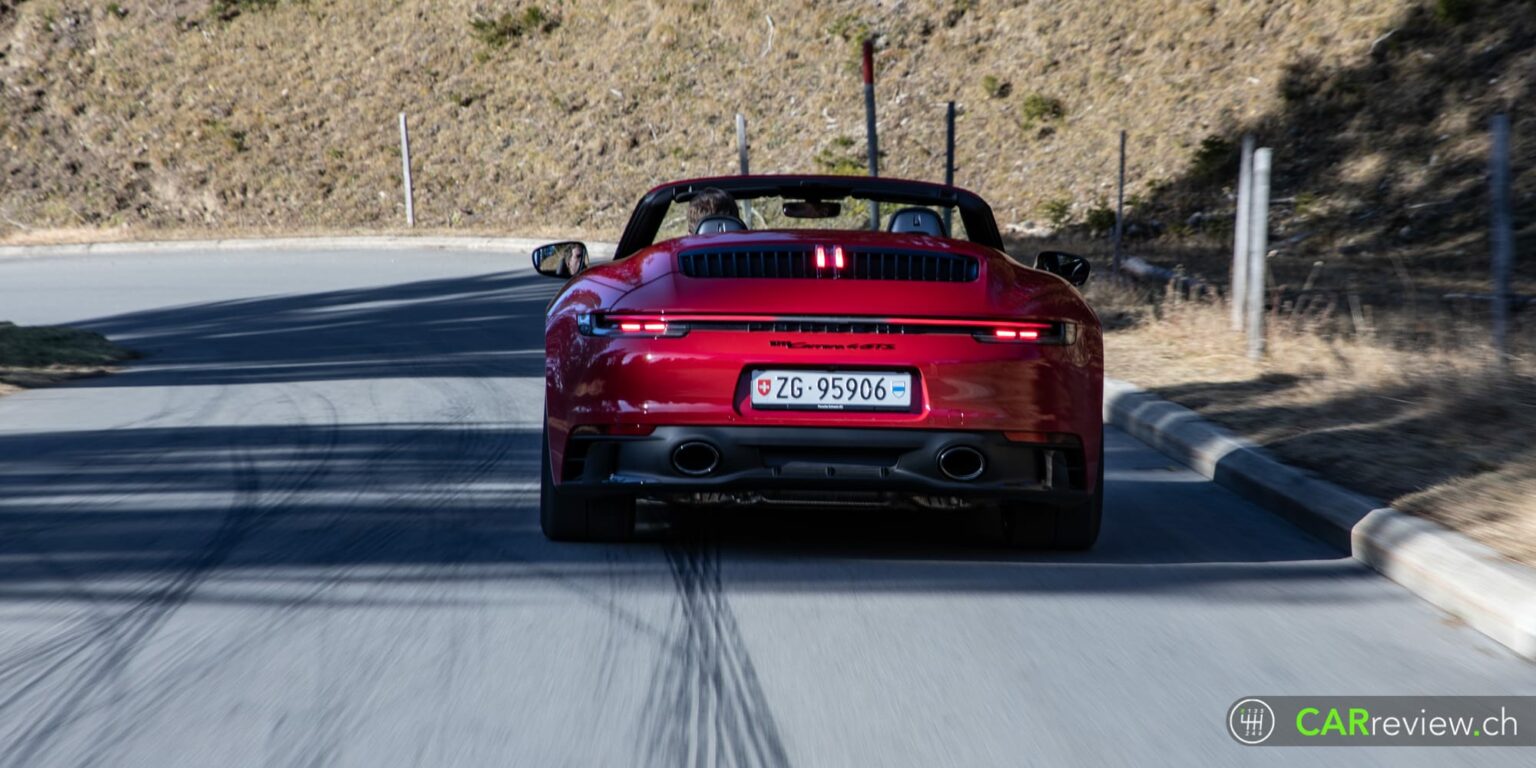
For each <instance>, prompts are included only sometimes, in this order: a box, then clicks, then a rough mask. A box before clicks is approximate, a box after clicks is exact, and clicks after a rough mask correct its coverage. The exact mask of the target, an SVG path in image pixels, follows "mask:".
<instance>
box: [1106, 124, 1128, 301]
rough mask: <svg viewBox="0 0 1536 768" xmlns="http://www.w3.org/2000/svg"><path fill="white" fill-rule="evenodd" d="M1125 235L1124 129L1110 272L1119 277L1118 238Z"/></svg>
mask: <svg viewBox="0 0 1536 768" xmlns="http://www.w3.org/2000/svg"><path fill="white" fill-rule="evenodd" d="M1124 235H1125V131H1121V132H1120V183H1119V185H1118V187H1117V188H1116V191H1115V256H1114V260H1112V261H1111V262H1110V270H1109V272H1110V274H1111V275H1114V276H1115V278H1117V279H1118V278H1119V277H1120V254H1121V252H1122V251H1121V249H1120V239H1121V238H1122V237H1124Z"/></svg>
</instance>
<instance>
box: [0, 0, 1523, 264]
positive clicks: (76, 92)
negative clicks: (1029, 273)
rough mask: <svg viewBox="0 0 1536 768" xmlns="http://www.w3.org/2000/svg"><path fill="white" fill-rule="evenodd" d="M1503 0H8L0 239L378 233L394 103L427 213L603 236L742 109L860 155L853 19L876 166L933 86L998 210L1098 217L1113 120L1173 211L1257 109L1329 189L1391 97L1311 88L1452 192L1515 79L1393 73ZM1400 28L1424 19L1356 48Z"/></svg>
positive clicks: (1381, 165) (929, 153)
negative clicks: (1408, 117) (1314, 115)
mask: <svg viewBox="0 0 1536 768" xmlns="http://www.w3.org/2000/svg"><path fill="white" fill-rule="evenodd" d="M1468 2H1473V0H1462V2H1452V3H1451V4H1452V5H1457V6H1459V5H1461V4H1463V3H1468ZM1442 4H1443V3H1442ZM1473 4H1476V3H1473ZM1481 5H1485V6H1494V5H1499V4H1495V3H1492V2H1483V3H1481ZM1511 5H1518V6H1520V8H1517V9H1510V10H1500V11H1499V12H1498V13H1497V14H1494V13H1492V12H1490V11H1489V10H1488V9H1482V10H1483V12H1482V14H1481V15H1480V16H1474V17H1473V18H1472V19H1471V20H1470V21H1460V20H1445V21H1441V20H1438V18H1437V17H1436V16H1435V13H1434V11H1433V10H1430V11H1422V12H1420V11H1414V10H1413V7H1414V6H1413V4H1408V3H1403V2H1391V1H1389V0H1370V1H1364V0H1319V1H1317V2H1308V3H1296V2H1291V1H1290V0H1223V1H1220V2H1214V1H1213V2H1188V0H1142V1H1140V2H1135V3H1129V2H1126V3H1061V2H1046V1H1042V0H1036V1H1029V0H1025V1H1021V2H994V1H991V0H907V1H905V2H868V1H862V2H861V1H857V0H840V1H835V2H815V3H812V2H765V1H764V0H732V1H731V2H725V1H724V0H712V1H711V0H648V1H645V2H616V1H614V0H534V2H521V1H518V0H499V1H491V0H430V1H429V0H393V1H390V2H384V1H380V0H118V1H117V2H112V3H105V2H96V1H94V0H91V1H87V0H22V1H21V2H16V1H15V0H0V55H3V58H0V81H3V88H4V92H5V95H6V97H5V98H4V99H3V100H0V148H3V150H4V154H3V157H0V173H3V176H0V178H3V179H4V182H3V187H0V236H4V235H5V234H6V233H9V234H11V235H15V234H16V233H17V231H19V230H25V229H27V228H32V229H41V228H60V227H89V228H99V227H130V228H178V229H188V228H192V229H196V228H203V227H207V228H220V229H231V228H233V229H271V228H276V229H287V228H305V229H313V228H342V229H345V228H376V227H380V226H396V225H398V223H399V222H400V221H401V219H402V202H401V199H400V198H401V195H400V190H399V187H400V185H399V178H398V176H399V161H398V154H397V153H398V139H397V134H396V117H395V116H396V114H397V113H398V112H400V111H406V112H408V113H409V114H410V115H411V119H412V122H413V124H414V126H415V128H414V134H415V135H414V150H415V153H416V180H417V185H418V200H417V210H418V212H419V213H418V215H419V218H420V220H421V222H422V223H423V224H425V225H427V226H432V227H472V228H477V229H491V230H509V231H510V230H518V231H528V230H567V231H579V232H584V233H587V234H588V235H590V236H606V237H613V236H614V235H616V234H617V232H618V230H619V228H620V227H621V226H622V224H623V221H624V218H625V216H626V215H627V214H628V212H629V207H630V205H631V202H632V201H633V200H634V199H635V198H636V197H637V196H638V195H639V193H640V192H641V191H643V190H644V189H645V188H647V187H648V186H649V185H651V184H652V183H654V182H655V181H657V180H659V179H664V178H668V177H678V176H690V175H703V174H714V173H723V172H731V171H732V170H733V169H734V164H735V152H734V146H733V145H734V135H733V128H732V125H731V120H732V115H733V114H734V113H735V112H737V111H742V112H745V113H746V114H747V116H748V118H749V121H750V127H751V131H752V136H753V165H754V168H755V169H758V170H761V171H811V170H829V169H830V170H856V169H857V168H858V167H859V166H860V165H861V163H862V160H861V158H862V154H863V152H864V144H863V136H862V133H863V122H862V106H861V101H860V90H859V82H858V77H857V69H856V61H855V58H856V46H857V42H858V40H859V38H861V37H862V36H863V35H865V34H873V35H875V36H876V40H877V41H878V45H879V53H878V71H879V78H880V79H879V95H880V104H881V110H882V112H881V128H882V149H883V150H884V152H885V159H884V161H883V162H884V168H885V170H886V172H887V173H889V174H891V175H901V176H908V177H915V178H939V177H940V174H941V173H942V159H943V126H942V114H943V104H944V102H945V101H947V100H950V99H954V100H956V101H958V102H959V103H960V106H961V117H960V120H959V156H960V168H959V172H958V176H957V180H958V182H959V183H961V184H963V185H965V186H969V187H972V188H974V189H977V190H979V191H981V192H983V193H984V194H986V195H987V196H988V197H989V198H990V199H992V200H993V201H994V204H995V207H996V208H997V210H998V213H999V218H1000V219H1001V220H1002V221H1003V223H1004V224H1008V223H1022V222H1025V221H1045V220H1049V219H1057V220H1071V221H1083V220H1087V219H1090V218H1092V216H1091V214H1092V212H1093V209H1094V208H1095V207H1097V206H1098V205H1100V204H1101V203H1102V202H1104V201H1108V200H1110V199H1111V198H1112V187H1111V181H1112V178H1113V171H1114V163H1115V141H1116V133H1117V131H1119V130H1120V129H1122V128H1123V129H1126V130H1128V131H1129V132H1130V133H1131V136H1132V137H1133V138H1132V152H1131V161H1130V168H1129V175H1130V178H1131V179H1132V185H1131V192H1132V193H1133V195H1135V197H1136V199H1137V201H1138V202H1139V203H1141V207H1142V208H1143V209H1144V212H1145V213H1146V214H1147V215H1156V216H1160V217H1162V218H1163V219H1165V220H1167V221H1166V223H1167V224H1168V225H1169V228H1175V227H1173V225H1174V224H1179V226H1182V223H1181V222H1182V220H1183V217H1184V216H1186V215H1187V214H1188V213H1189V212H1192V211H1193V210H1201V209H1203V208H1204V207H1208V206H1207V205H1206V198H1209V197H1210V196H1211V195H1216V197H1215V198H1214V199H1216V200H1217V201H1218V202H1219V199H1220V197H1219V194H1220V188H1221V185H1222V183H1225V182H1226V180H1225V179H1224V178H1223V177H1221V176H1220V175H1219V174H1212V173H1211V168H1212V167H1213V166H1219V165H1221V163H1223V162H1225V161H1224V160H1223V159H1222V158H1219V157H1213V156H1212V152H1213V147H1214V148H1215V149H1216V150H1220V149H1222V148H1223V146H1224V145H1222V144H1221V143H1220V142H1222V141H1231V140H1233V139H1234V138H1235V137H1236V136H1237V135H1238V133H1240V132H1241V131H1242V130H1243V129H1244V128H1246V127H1249V126H1258V127H1260V128H1262V129H1263V130H1264V131H1265V133H1267V134H1270V135H1271V136H1272V137H1273V139H1274V140H1275V141H1277V142H1280V144H1281V146H1282V147H1283V148H1281V149H1279V154H1280V156H1281V157H1282V158H1290V157H1295V156H1297V155H1298V154H1299V153H1300V152H1301V151H1303V150H1307V149H1309V148H1311V147H1312V145H1313V144H1316V145H1317V146H1316V148H1315V149H1316V152H1317V157H1318V158H1319V160H1320V161H1324V162H1326V163H1327V164H1328V166H1329V167H1330V168H1332V167H1335V166H1337V170H1336V174H1335V175H1337V176H1338V177H1339V179H1340V180H1345V181H1347V180H1351V179H1360V180H1362V181H1361V182H1360V183H1367V182H1371V183H1374V182H1375V180H1376V179H1377V178H1378V177H1381V178H1385V177H1386V176H1388V175H1393V174H1395V173H1396V171H1397V169H1395V168H1392V167H1390V166H1392V165H1393V164H1394V163H1395V162H1396V161H1397V159H1398V158H1394V157H1391V156H1380V154H1381V153H1379V152H1363V151H1362V152H1352V151H1351V148H1352V147H1355V146H1357V145H1359V146H1367V145H1372V144H1378V143H1379V142H1377V141H1376V139H1375V138H1374V137H1378V136H1381V137H1393V136H1397V135H1398V134H1399V133H1403V132H1406V131H1408V130H1409V128H1408V127H1405V126H1403V125H1401V124H1400V123H1399V122H1398V121H1397V119H1396V117H1397V115H1395V114H1389V115H1382V116H1381V118H1380V119H1379V120H1377V121H1375V122H1372V121H1371V120H1369V119H1362V120H1358V121H1348V122H1347V124H1345V123H1340V122H1339V121H1338V120H1337V119H1334V120H1333V121H1332V122H1326V121H1325V122H1326V126H1327V128H1328V130H1329V131H1330V132H1332V131H1335V130H1337V131H1339V135H1337V136H1333V135H1317V134H1316V133H1315V132H1313V131H1311V130H1310V128H1309V126H1310V124H1311V117H1310V116H1308V115H1309V113H1307V111H1306V108H1304V107H1306V105H1310V104H1311V92H1316V91H1320V90H1322V91H1327V92H1328V94H1330V95H1328V96H1327V99H1328V104H1329V105H1332V106H1327V109H1330V110H1335V111H1336V110H1349V109H1358V108H1359V107H1360V106H1361V105H1370V104H1375V103H1377V102H1380V101H1383V100H1385V101H1394V100H1396V99H1398V97H1399V95H1402V96H1404V98H1403V99H1402V100H1403V101H1404V102H1405V103H1406V107H1405V108H1407V109H1410V110H1420V111H1421V112H1422V113H1423V114H1422V115H1421V117H1422V118H1423V119H1421V120H1419V121H1417V122H1416V123H1415V124H1414V125H1413V126H1412V130H1414V131H1418V132H1420V133H1424V132H1428V133H1434V134H1436V135H1438V134H1439V133H1449V134H1450V135H1451V138H1450V139H1447V140H1446V141H1445V142H1442V143H1443V144H1444V146H1443V147H1440V148H1438V149H1437V150H1436V151H1435V152H1434V154H1435V157H1433V158H1431V157H1429V156H1427V155H1426V156H1424V157H1421V158H1419V160H1420V161H1422V162H1420V165H1422V164H1423V162H1429V164H1430V166H1432V167H1434V168H1442V169H1446V172H1447V173H1450V174H1453V175H1456V176H1457V179H1459V181H1460V182H1466V183H1470V182H1467V178H1469V177H1466V172H1468V170H1469V169H1466V168H1463V167H1462V166H1463V164H1465V163H1471V162H1473V161H1474V159H1475V158H1476V157H1477V156H1478V152H1479V151H1480V149H1481V141H1482V139H1481V138H1480V135H1478V124H1479V121H1480V120H1481V119H1482V117H1483V115H1482V114H1481V113H1482V112H1484V111H1486V109H1484V106H1485V102H1486V101H1487V98H1492V97H1493V96H1495V95H1498V94H1511V95H1518V94H1520V93H1523V92H1524V91H1525V89H1528V88H1529V83H1528V82H1526V80H1525V79H1524V78H1528V77H1529V75H1528V74H1524V75H1520V76H1514V75H1513V73H1511V76H1510V77H1509V78H1508V79H1507V80H1505V81H1502V82H1501V83H1498V84H1495V85H1489V86H1487V87H1486V88H1481V89H1480V91H1481V93H1475V92H1471V91H1466V92H1462V91H1458V92H1457V93H1456V94H1453V95H1445V98H1443V99H1441V100H1440V101H1445V102H1453V103H1447V104H1441V103H1440V102H1438V101H1437V102H1435V103H1432V104H1431V103H1425V102H1424V101H1423V100H1422V99H1421V98H1420V94H1419V93H1418V92H1417V91H1413V90H1409V91H1404V90H1402V89H1404V88H1408V87H1409V86H1408V85H1406V84H1405V83H1404V79H1405V78H1408V79H1415V78H1423V77H1425V76H1428V75H1430V74H1432V73H1433V71H1434V70H1435V69H1436V68H1439V67H1441V66H1442V65H1443V64H1444V63H1445V58H1444V56H1445V55H1446V53H1447V52H1448V51H1451V50H1454V49H1456V48H1457V47H1459V46H1462V45H1464V44H1465V45H1473V44H1475V45H1476V46H1482V45H1483V44H1484V42H1485V41H1484V38H1483V37H1481V36H1479V37H1476V39H1475V40H1473V39H1471V38H1470V37H1469V38H1468V39H1467V40H1462V39H1461V38H1460V37H1458V36H1459V35H1463V34H1464V33H1463V32H1462V30H1466V29H1472V28H1476V29H1479V30H1482V29H1484V28H1485V27H1487V26H1489V25H1488V24H1484V23H1483V22H1485V21H1489V20H1491V19H1493V18H1494V17H1496V16H1501V15H1502V16H1511V15H1522V14H1523V15H1525V16H1528V15H1530V13H1529V6H1530V4H1529V3H1513V4H1511ZM1413 13H1417V14H1419V15H1421V16H1425V18H1427V19H1429V21H1428V22H1427V23H1428V24H1429V25H1430V26H1431V27H1432V29H1431V30H1430V31H1429V32H1425V33H1422V34H1418V33H1415V34H1406V33H1404V32H1402V31H1399V32H1397V33H1396V34H1395V35H1394V36H1393V37H1391V38H1389V39H1388V40H1387V42H1386V43H1377V44H1376V45H1375V48H1374V49H1373V41H1377V40H1378V39H1379V38H1381V36H1382V35H1383V34H1384V33H1386V32H1387V31H1388V30H1392V29H1400V28H1402V27H1403V26H1404V25H1405V24H1407V23H1408V22H1406V21H1405V19H1406V18H1407V16H1408V15H1410V14H1413ZM1522 18H1523V16H1522ZM1458 19H1459V17H1458ZM1502 27H1503V28H1504V30H1505V31H1504V33H1503V35H1504V36H1503V38H1502V40H1503V45H1504V46H1505V47H1504V48H1500V49H1498V50H1497V51H1496V52H1494V53H1488V52H1483V51H1482V49H1481V48H1477V49H1476V50H1473V49H1471V48H1469V49H1468V50H1466V51H1461V52H1458V53H1455V55H1454V57H1455V58H1456V59H1457V61H1458V62H1459V64H1458V66H1479V64H1478V61H1477V57H1479V56H1481V57H1483V58H1489V57H1492V58H1493V59H1497V60H1498V61H1500V62H1503V63H1508V64H1511V65H1512V64H1514V63H1517V61H1516V59H1515V58H1512V57H1513V55H1514V54H1513V53H1511V52H1509V51H1508V50H1506V49H1507V48H1509V46H1510V45H1513V44H1514V43H1512V42H1511V40H1512V39H1513V36H1514V35H1516V34H1517V33H1519V32H1522V31H1524V32H1529V31H1530V28H1529V24H1526V26H1524V27H1519V26H1510V25H1508V24H1503V25H1502ZM1527 37H1528V38H1529V37H1530V36H1529V35H1527ZM1527 45H1528V43H1527ZM1373 50H1375V53H1374V54H1373V53H1372V51H1373ZM1383 51H1386V52H1385V53H1383ZM1426 51H1430V52H1432V53H1427V52H1426ZM1383 57H1385V58H1383ZM1378 61H1388V62H1395V63H1393V64H1392V65H1391V67H1389V70H1388V71H1384V72H1381V73H1377V72H1376V71H1375V70H1374V69H1370V68H1371V67H1372V66H1374V65H1373V63H1372V62H1378ZM1519 61H1523V62H1525V63H1526V64H1527V66H1526V67H1525V72H1526V73H1528V72H1529V71H1530V66H1528V65H1529V62H1530V60H1529V58H1528V57H1527V58H1525V59H1520V60H1519ZM1361 68H1365V70H1364V71H1369V72H1371V73H1372V74H1370V75H1369V76H1361V77H1356V78H1348V77H1346V78H1345V79H1344V80H1340V79H1339V75H1340V73H1350V72H1356V71H1363V70H1362V69H1361ZM1340 82H1342V83H1344V84H1343V85H1337V83H1340ZM1334 91H1338V92H1339V93H1338V94H1336V95H1334V93H1333V92H1334ZM1304 92H1305V93H1304ZM1485 97H1486V98H1485ZM1442 107H1449V108H1442ZM1307 108H1309V107H1307ZM1293 113H1294V114H1296V115H1297V116H1298V117H1304V118H1305V119H1300V120H1290V119H1289V117H1288V116H1289V115H1291V114H1293ZM1329 114H1330V115H1334V117H1335V118H1336V117H1338V115H1337V114H1336V113H1335V112H1330V113H1329ZM1298 128H1299V129H1300V131H1299V132H1298V133H1294V135H1293V133H1292V132H1293V131H1295V130H1296V129H1298ZM1522 131H1523V134H1522V135H1524V132H1525V131H1524V128H1522ZM1211 137H1216V140H1215V141H1216V143H1215V144H1213V143H1212V141H1210V140H1209V139H1210V138H1211ZM1407 138H1408V139H1412V140H1414V141H1418V140H1419V139H1420V138H1422V137H1407ZM1405 140H1407V139H1405ZM1287 142H1289V143H1296V144H1306V146H1305V147H1302V146H1297V147H1288V146H1285V145H1286V143H1287ZM1202 147H1203V148H1204V150H1203V151H1202ZM1383 149H1385V148H1383ZM1218 154H1219V153H1218ZM1341 154H1342V155H1347V157H1342V158H1341V157H1340V155H1341ZM1356 155H1358V156H1356ZM1308 174H1311V171H1308ZM1441 176H1443V174H1441V175H1439V176H1437V175H1436V174H1435V173H1426V172H1422V171H1421V170H1416V171H1414V172H1413V173H1411V174H1407V175H1405V177H1404V178H1403V180H1401V182H1397V181H1394V182H1392V183H1401V184H1407V185H1419V186H1420V187H1425V189H1423V192H1424V194H1425V195H1426V199H1425V202H1433V201H1431V200H1429V197H1434V201H1438V200H1439V199H1440V197H1442V196H1443V195H1442V194H1441V193H1442V192H1455V193H1457V194H1461V193H1462V192H1463V191H1464V190H1463V189H1462V187H1464V186H1465V184H1464V183H1458V184H1457V185H1453V186H1454V188H1448V187H1446V185H1444V184H1442V183H1441V182H1443V181H1444V179H1443V178H1441ZM1393 178H1394V179H1395V178H1396V176H1393ZM1302 181H1305V184H1306V185H1307V190H1308V191H1307V193H1308V194H1311V195H1313V196H1314V197H1315V198H1316V199H1317V201H1318V202H1317V205H1316V206H1313V207H1314V208H1315V209H1316V210H1313V211H1311V213H1314V214H1323V213H1326V212H1328V211H1331V210H1332V207H1334V206H1337V207H1340V208H1341V210H1342V209H1346V208H1349V206H1350V205H1351V200H1352V196H1353V192H1354V191H1355V190H1354V188H1352V187H1351V188H1347V190H1346V188H1340V190H1341V191H1348V192H1349V193H1350V194H1348V195H1344V196H1342V198H1349V199H1342V198H1341V199H1335V197H1336V196H1335V195H1334V194H1333V193H1332V192H1331V191H1330V189H1326V188H1324V187H1325V183H1331V182H1332V178H1331V177H1330V178H1329V179H1322V178H1317V179H1315V180H1314V178H1313V175H1308V176H1306V178H1305V179H1303V180H1302ZM1286 183H1290V182H1289V180H1288V181H1287V182H1286ZM1298 183H1300V182H1298ZM1313 187H1316V188H1317V189H1316V190H1315V191H1312V190H1313ZM1430 187H1433V188H1430ZM1296 192H1297V190H1291V191H1290V192H1289V193H1288V194H1292V195H1294V194H1296ZM1277 196H1283V194H1281V195H1277ZM1309 199H1310V198H1309ZM1423 215H1430V214H1428V213H1426V214H1423Z"/></svg>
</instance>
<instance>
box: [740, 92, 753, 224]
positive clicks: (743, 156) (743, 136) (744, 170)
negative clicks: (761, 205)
mask: <svg viewBox="0 0 1536 768" xmlns="http://www.w3.org/2000/svg"><path fill="white" fill-rule="evenodd" d="M736 158H737V160H738V162H739V163H740V165H741V175H743V176H747V175H749V174H751V173H752V170H751V166H750V165H748V163H747V116H746V115H743V114H742V113H740V112H737V113H736ZM741 215H742V219H743V220H744V221H745V222H746V224H747V226H748V227H750V226H752V201H750V200H747V201H744V202H742V204H741Z"/></svg>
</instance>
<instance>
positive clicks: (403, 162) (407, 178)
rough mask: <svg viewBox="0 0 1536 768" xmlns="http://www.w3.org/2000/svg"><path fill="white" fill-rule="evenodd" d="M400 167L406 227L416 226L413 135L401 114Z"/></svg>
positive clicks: (403, 114)
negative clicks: (412, 158)
mask: <svg viewBox="0 0 1536 768" xmlns="http://www.w3.org/2000/svg"><path fill="white" fill-rule="evenodd" d="M400 166H401V172H402V175H403V176H404V182H405V225H406V226H407V227H414V226H416V201H415V200H414V199H413V198H414V195H413V194H412V192H411V135H410V132H409V131H407V130H406V127H405V113H404V112H401V113H400Z"/></svg>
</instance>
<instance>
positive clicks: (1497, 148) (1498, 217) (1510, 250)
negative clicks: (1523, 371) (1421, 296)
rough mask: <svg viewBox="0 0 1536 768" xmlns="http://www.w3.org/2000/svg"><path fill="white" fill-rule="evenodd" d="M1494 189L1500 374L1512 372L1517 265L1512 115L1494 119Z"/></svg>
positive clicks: (1495, 335)
mask: <svg viewBox="0 0 1536 768" xmlns="http://www.w3.org/2000/svg"><path fill="white" fill-rule="evenodd" d="M1488 176H1489V183H1490V185H1491V187H1492V189H1491V190H1490V191H1491V193H1492V209H1493V211H1492V219H1493V220H1492V222H1491V223H1492V226H1493V232H1492V240H1493V354H1494V357H1495V358H1496V359H1495V363H1496V364H1497V365H1498V367H1499V369H1500V370H1507V369H1508V368H1509V338H1508V337H1509V304H1510V300H1509V299H1510V272H1511V271H1513V268H1514V263H1515V237H1514V229H1513V226H1512V224H1511V218H1512V217H1511V216H1510V211H1509V114H1508V113H1503V112H1501V113H1499V114H1497V115H1494V116H1493V153H1492V156H1491V157H1490V161H1489V169H1488Z"/></svg>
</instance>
